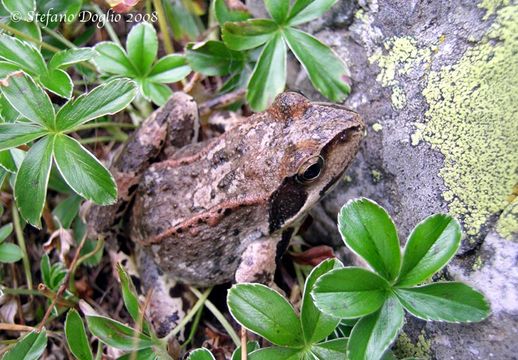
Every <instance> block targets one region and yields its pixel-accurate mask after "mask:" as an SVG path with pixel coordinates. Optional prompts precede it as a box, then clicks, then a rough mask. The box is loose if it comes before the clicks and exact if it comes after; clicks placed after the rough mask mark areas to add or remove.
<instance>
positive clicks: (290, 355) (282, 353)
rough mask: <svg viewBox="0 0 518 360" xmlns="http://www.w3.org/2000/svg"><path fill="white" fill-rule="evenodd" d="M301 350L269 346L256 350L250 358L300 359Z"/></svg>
mask: <svg viewBox="0 0 518 360" xmlns="http://www.w3.org/2000/svg"><path fill="white" fill-rule="evenodd" d="M301 354H302V352H301V350H300V349H293V348H283V347H269V348H264V349H259V350H256V351H254V352H253V353H251V354H250V355H249V356H248V359H249V360H300V359H301Z"/></svg>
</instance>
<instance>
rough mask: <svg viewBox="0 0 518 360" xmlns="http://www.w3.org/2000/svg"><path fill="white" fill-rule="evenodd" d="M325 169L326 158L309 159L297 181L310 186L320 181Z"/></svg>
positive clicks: (301, 168) (302, 167) (301, 169)
mask: <svg viewBox="0 0 518 360" xmlns="http://www.w3.org/2000/svg"><path fill="white" fill-rule="evenodd" d="M323 168H324V158H323V157H322V156H315V157H312V158H310V159H308V160H307V161H306V162H305V163H304V164H302V166H301V167H300V168H299V171H298V172H297V176H296V179H297V181H298V182H300V183H302V184H308V183H310V182H312V181H315V180H316V179H318V177H319V176H320V174H321V173H322V169H323Z"/></svg>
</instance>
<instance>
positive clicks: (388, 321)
mask: <svg viewBox="0 0 518 360" xmlns="http://www.w3.org/2000/svg"><path fill="white" fill-rule="evenodd" d="M404 319H405V312H404V311H403V307H402V306H401V304H400V303H399V301H398V300H397V298H396V297H395V296H394V295H390V296H389V297H388V298H387V301H385V303H384V304H383V307H382V308H381V309H380V310H379V311H377V312H376V313H374V314H371V315H369V316H366V317H364V318H362V319H360V321H358V322H357V323H356V325H355V326H354V328H353V331H352V332H351V336H350V338H349V341H348V343H347V355H348V357H347V358H348V359H350V360H378V359H380V358H381V356H382V355H383V353H384V352H385V351H386V350H387V349H388V348H389V346H390V344H392V342H393V341H394V340H395V339H396V337H397V334H398V333H399V330H400V329H401V327H402V326H403V321H404Z"/></svg>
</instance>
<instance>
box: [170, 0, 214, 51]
mask: <svg viewBox="0 0 518 360" xmlns="http://www.w3.org/2000/svg"><path fill="white" fill-rule="evenodd" d="M163 5H164V10H165V14H166V16H167V20H168V22H169V26H171V30H172V33H173V36H174V39H175V40H179V41H185V40H190V41H192V40H194V39H196V38H197V37H198V36H200V35H201V33H202V32H203V31H204V30H205V27H204V25H203V22H202V21H201V19H200V16H198V15H196V13H195V12H194V11H193V10H194V9H193V5H194V3H193V2H184V1H180V0H172V1H164V3H163ZM194 6H196V5H194Z"/></svg>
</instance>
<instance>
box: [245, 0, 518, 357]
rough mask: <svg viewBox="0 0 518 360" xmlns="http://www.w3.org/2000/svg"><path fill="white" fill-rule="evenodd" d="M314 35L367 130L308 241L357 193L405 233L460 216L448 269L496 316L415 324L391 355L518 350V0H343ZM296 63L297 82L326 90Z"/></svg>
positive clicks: (326, 232) (318, 237) (331, 234)
mask: <svg viewBox="0 0 518 360" xmlns="http://www.w3.org/2000/svg"><path fill="white" fill-rule="evenodd" d="M251 2H254V1H251ZM305 30H308V31H310V32H312V33H313V34H314V35H315V36H317V37H318V38H319V39H321V40H322V41H323V42H325V43H327V44H328V45H330V46H331V47H332V48H333V49H334V50H335V51H336V52H337V53H338V55H339V56H340V57H342V58H343V59H344V61H345V62H346V63H347V64H348V66H349V69H350V73H351V78H352V80H353V91H352V93H351V95H350V96H349V98H348V99H347V100H346V102H345V103H346V104H347V105H348V106H350V107H351V108H352V109H354V110H356V111H358V112H359V113H360V114H361V115H362V116H363V118H364V119H365V121H366V123H367V125H368V133H367V136H366V138H365V142H364V144H363V147H362V150H361V153H360V154H359V156H358V158H357V160H356V162H355V164H354V165H353V166H352V168H351V169H350V171H348V173H347V174H346V178H345V179H344V182H343V183H342V184H341V185H340V186H339V188H338V189H336V190H335V191H334V192H333V193H332V194H331V195H330V196H329V197H328V198H326V199H325V200H324V201H323V202H322V204H321V205H320V206H319V207H318V208H317V209H316V210H315V211H314V212H313V216H314V219H315V223H314V225H313V226H312V227H311V228H310V229H309V231H308V232H307V233H306V234H305V238H306V239H307V240H308V241H316V242H320V241H322V239H324V238H328V239H329V241H330V242H331V243H333V244H334V245H339V244H341V240H340V237H339V235H338V233H337V231H336V225H335V223H336V214H337V212H338V210H339V208H340V207H341V206H342V205H343V204H344V203H345V202H346V201H347V200H348V199H351V198H354V197H357V196H365V197H369V198H371V199H374V200H376V201H377V202H379V203H380V204H381V205H382V206H384V207H385V208H386V209H387V210H388V211H389V213H390V214H391V215H392V216H393V217H394V219H395V222H396V223H397V225H398V229H399V230H400V238H401V240H402V241H403V242H404V239H405V238H406V236H407V235H408V233H409V232H410V230H411V229H412V228H413V227H414V226H415V225H416V224H417V223H418V222H419V221H421V220H422V219H423V218H425V217H427V216H428V215H430V214H433V213H437V212H447V213H450V214H452V215H454V216H455V217H457V218H458V219H459V220H460V221H461V223H462V226H463V229H464V232H465V234H466V236H465V238H464V240H463V245H462V248H461V251H460V252H459V254H458V256H457V257H456V258H455V259H454V261H453V262H452V264H451V265H450V266H448V268H447V269H446V270H445V271H444V273H443V276H445V277H446V278H448V279H459V280H463V281H466V282H468V283H470V284H472V285H473V286H474V287H475V288H477V289H479V290H481V291H482V292H484V293H485V295H486V296H487V297H488V299H489V300H490V301H491V303H492V311H493V313H492V316H491V317H490V318H489V319H488V320H486V321H484V322H482V323H479V324H464V325H458V324H444V323H424V322H422V321H419V320H414V319H408V320H407V326H406V327H405V329H404V335H402V336H401V337H400V340H399V341H398V343H397V345H396V348H397V349H396V350H397V351H399V353H401V354H402V353H405V351H406V353H409V351H410V350H408V348H409V346H410V345H411V346H410V347H412V346H413V347H414V350H415V351H414V355H415V354H420V356H425V357H428V358H434V359H488V358H494V359H516V358H518V342H517V341H516V339H517V338H518V337H517V336H518V334H517V333H518V271H517V270H516V259H517V258H518V241H517V240H518V200H516V198H517V195H518V107H517V105H516V104H518V5H517V3H516V2H514V1H510V0H482V1H471V0H469V1H467V0H455V1H449V0H434V1H415V0H412V1H409V0H378V1H375V0H372V1H359V2H352V1H346V0H341V1H339V2H338V3H337V4H336V5H335V7H334V8H333V9H332V10H331V11H330V12H329V13H328V14H326V15H325V16H324V17H322V18H321V19H318V20H316V21H314V22H312V23H311V24H308V25H306V26H305ZM293 64H295V63H293ZM296 66H297V65H293V66H291V65H290V68H291V71H292V72H291V74H290V75H291V76H290V80H289V86H290V87H292V88H298V89H301V90H302V91H303V92H304V93H306V94H307V95H309V97H310V98H314V99H322V98H321V96H320V95H318V93H316V92H315V90H314V89H313V88H312V86H311V84H310V83H309V81H308V80H307V77H305V76H304V75H303V74H302V75H300V74H298V72H299V68H298V67H296ZM293 69H296V70H297V71H294V70H293ZM412 344H413V345H412ZM403 348H405V349H403ZM403 350H405V351H403ZM410 352H411V351H410Z"/></svg>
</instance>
